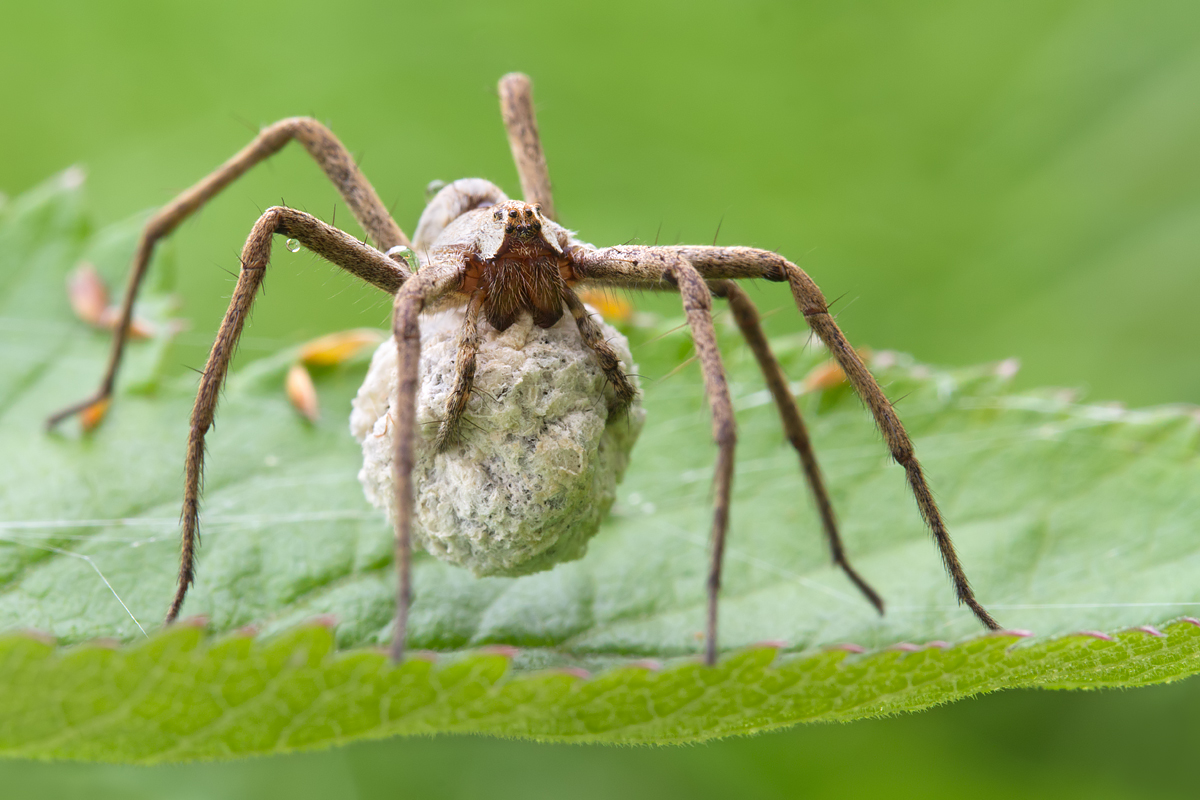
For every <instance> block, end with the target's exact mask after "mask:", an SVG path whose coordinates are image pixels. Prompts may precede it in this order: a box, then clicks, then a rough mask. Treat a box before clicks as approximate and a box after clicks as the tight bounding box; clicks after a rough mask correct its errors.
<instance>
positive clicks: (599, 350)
mask: <svg viewBox="0 0 1200 800" xmlns="http://www.w3.org/2000/svg"><path fill="white" fill-rule="evenodd" d="M563 300H564V301H565V302H566V304H567V308H568V309H569V310H570V311H571V315H572V316H574V317H575V325H576V326H577V327H578V328H579V336H580V338H581V339H582V340H583V343H584V344H585V345H587V346H588V347H589V348H591V350H592V352H593V353H595V354H596V358H597V359H598V360H599V361H600V368H601V369H602V370H604V376H605V377H606V378H608V382H609V383H610V384H612V387H613V391H614V393H615V394H616V403H615V404H614V405H613V407H612V408H610V409H609V413H610V414H623V413H624V412H625V411H626V410H628V409H629V406H630V404H631V403H633V399H634V397H636V396H637V389H635V388H634V386H633V383H631V382H630V380H629V376H628V375H626V374H625V369H624V368H623V367H622V366H621V359H619V358H617V353H616V351H615V350H613V349H612V346H611V345H609V343H608V341H607V340H606V339H605V338H604V330H603V329H602V328H601V327H600V325H599V324H598V323H597V322H596V320H595V319H594V318H593V317H592V315H591V314H589V313H588V310H587V307H586V306H585V305H584V304H583V301H582V300H580V299H579V295H577V294H575V292H574V290H572V289H570V288H569V287H563Z"/></svg>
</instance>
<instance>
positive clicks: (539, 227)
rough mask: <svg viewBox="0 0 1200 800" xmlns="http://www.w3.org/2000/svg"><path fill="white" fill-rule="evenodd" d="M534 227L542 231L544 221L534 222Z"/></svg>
mask: <svg viewBox="0 0 1200 800" xmlns="http://www.w3.org/2000/svg"><path fill="white" fill-rule="evenodd" d="M533 229H534V230H535V231H540V230H541V229H542V223H540V222H535V223H533Z"/></svg>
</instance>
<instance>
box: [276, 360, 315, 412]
mask: <svg viewBox="0 0 1200 800" xmlns="http://www.w3.org/2000/svg"><path fill="white" fill-rule="evenodd" d="M284 388H285V389H286V391H287V397H288V400H290V401H291V403H292V405H293V406H294V407H295V408H296V410H297V411H299V412H300V413H301V414H303V415H304V417H305V419H307V420H308V421H309V422H316V421H317V419H318V418H319V417H320V410H319V408H318V407H317V387H316V386H314V385H313V379H312V376H311V375H309V374H308V370H307V369H305V368H304V365H303V364H293V365H292V368H291V369H289V370H288V374H287V381H285V383H284Z"/></svg>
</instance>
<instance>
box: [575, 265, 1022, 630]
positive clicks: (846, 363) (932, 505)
mask: <svg viewBox="0 0 1200 800" xmlns="http://www.w3.org/2000/svg"><path fill="white" fill-rule="evenodd" d="M681 257H682V258H684V259H686V260H687V261H688V262H690V263H691V264H693V265H694V266H695V267H696V269H697V270H699V271H700V274H701V275H703V276H704V277H705V278H707V279H709V280H718V279H731V278H734V279H736V278H766V279H767V280H772V281H780V282H782V281H786V282H787V283H788V285H789V286H790V287H791V290H792V296H793V297H794V298H795V301H796V305H797V307H798V308H799V309H800V311H801V313H803V314H804V319H805V321H807V322H808V325H809V327H811V328H812V329H813V330H814V331H815V332H816V334H817V335H818V336H820V337H821V340H822V341H824V342H825V345H826V346H827V347H828V348H829V352H830V353H831V354H832V355H833V357H834V358H835V359H836V360H837V362H838V364H839V365H840V366H841V368H842V370H843V371H844V372H845V373H846V377H847V378H848V379H849V380H850V383H851V384H853V386H854V388H855V390H856V391H857V392H858V394H859V397H861V398H862V399H863V402H864V403H866V405H867V408H869V409H870V410H871V414H872V415H873V416H874V417H875V424H876V425H877V426H878V427H879V431H880V432H881V433H882V434H883V439H884V441H885V442H886V444H887V447H888V450H889V451H890V452H891V454H892V458H893V459H895V460H896V463H898V464H900V466H902V467H904V471H905V474H906V475H907V477H908V485H909V488H910V489H911V490H912V493H913V497H914V498H915V499H916V501H917V508H918V509H919V510H920V512H921V517H922V518H923V519H924V520H925V524H926V525H928V526H929V530H930V532H931V533H932V534H933V539H934V542H935V543H936V544H937V547H938V551H939V552H940V553H941V556H942V564H943V565H944V566H945V568H946V572H947V573H948V574H949V575H950V579H951V581H953V583H954V590H955V593H956V595H957V596H958V601H959V602H960V603H962V604H964V605H966V606H967V607H968V608H970V609H971V611H972V612H973V613H974V614H975V616H976V618H978V619H979V621H980V622H981V623H983V625H984V626H986V627H987V628H989V629H991V630H996V629H998V628H999V627H1000V626H999V624H998V623H997V622H996V621H995V620H994V619H992V616H991V615H990V614H989V613H988V612H987V610H986V609H984V607H983V606H982V605H980V603H979V601H978V600H976V599H975V593H974V592H973V591H972V589H971V584H970V582H969V581H968V580H967V575H966V573H965V572H964V571H963V568H962V563H961V562H960V561H959V560H958V554H957V553H956V552H955V550H954V544H953V543H952V542H951V541H950V534H949V532H948V531H947V530H946V524H945V522H944V521H943V519H942V514H941V511H940V510H939V509H938V507H937V503H936V501H935V500H934V499H933V492H931V491H930V489H929V484H928V482H926V480H925V475H924V472H923V471H922V470H921V465H920V463H919V462H918V461H917V459H916V456H915V455H914V453H913V446H912V441H911V440H910V439H909V438H908V433H907V432H906V431H905V430H904V425H903V424H901V422H900V418H899V417H898V416H897V415H896V411H895V409H893V408H892V404H891V402H889V401H888V399H887V395H885V394H884V393H883V390H882V389H881V388H879V384H878V383H877V382H876V381H875V378H874V377H873V376H872V375H871V373H870V371H869V370H868V369H867V368H866V365H864V364H863V362H862V359H861V358H859V356H858V353H856V352H855V351H854V348H852V347H851V346H850V344H849V342H847V341H846V337H845V336H844V335H843V334H842V331H841V329H839V328H838V326H837V323H836V322H834V320H833V317H832V316H831V315H830V314H829V308H828V306H827V305H826V303H825V297H824V296H823V295H822V294H821V290H820V289H819V288H817V285H816V284H815V283H814V282H813V280H812V279H811V278H809V277H808V275H807V274H805V272H804V270H802V269H800V268H799V267H797V266H796V265H795V264H793V263H792V262H790V261H788V260H787V259H786V258H784V257H783V256H781V255H779V254H778V253H773V252H771V251H769V250H758V249H755V248H751V247H686V246H685V247H637V246H624V247H608V248H604V249H602V250H586V249H583V248H579V249H576V250H574V251H572V253H571V259H572V270H573V272H574V276H573V277H574V278H576V279H578V280H584V281H594V282H596V283H600V284H609V285H614V286H625V287H634V288H650V289H654V288H665V287H664V286H663V283H662V281H663V278H664V276H665V275H666V274H668V270H669V268H670V265H672V264H674V263H675V260H676V259H677V258H681Z"/></svg>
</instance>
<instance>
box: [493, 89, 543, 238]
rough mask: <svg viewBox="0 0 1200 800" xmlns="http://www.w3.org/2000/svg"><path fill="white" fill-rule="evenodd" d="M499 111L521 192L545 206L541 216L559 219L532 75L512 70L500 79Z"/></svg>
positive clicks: (534, 201)
mask: <svg viewBox="0 0 1200 800" xmlns="http://www.w3.org/2000/svg"><path fill="white" fill-rule="evenodd" d="M500 113H501V115H502V116H503V117H504V128H505V129H506V130H507V131H508V144H509V146H510V147H511V148H512V154H513V161H515V162H517V173H518V174H519V175H520V176H521V191H522V192H524V193H525V202H526V203H530V204H533V203H537V204H538V205H540V206H541V207H542V216H544V217H546V218H547V219H551V220H553V219H556V216H555V214H554V197H553V195H551V193H550V172H549V170H547V169H546V154H545V153H543V152H542V140H541V138H540V137H539V136H538V128H537V118H536V117H535V116H534V112H533V88H532V86H531V85H530V82H529V77H528V76H527V75H522V74H521V73H520V72H510V73H509V74H507V75H505V76H504V77H503V78H501V79H500Z"/></svg>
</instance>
